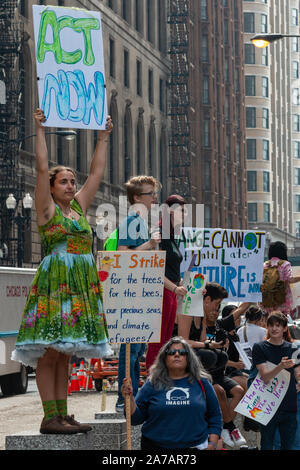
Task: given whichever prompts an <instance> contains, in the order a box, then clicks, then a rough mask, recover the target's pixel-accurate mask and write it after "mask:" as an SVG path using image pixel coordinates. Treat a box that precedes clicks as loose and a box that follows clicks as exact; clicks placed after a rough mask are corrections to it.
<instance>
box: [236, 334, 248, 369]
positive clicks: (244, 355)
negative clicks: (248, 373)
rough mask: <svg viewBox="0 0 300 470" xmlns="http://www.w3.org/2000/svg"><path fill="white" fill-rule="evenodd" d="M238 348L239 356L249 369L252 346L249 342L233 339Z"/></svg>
mask: <svg viewBox="0 0 300 470" xmlns="http://www.w3.org/2000/svg"><path fill="white" fill-rule="evenodd" d="M233 344H234V345H235V347H236V349H237V350H238V353H239V355H240V358H241V359H242V361H243V363H244V364H245V368H246V370H250V369H251V367H252V348H251V346H250V344H249V343H240V342H239V341H234V343H233Z"/></svg>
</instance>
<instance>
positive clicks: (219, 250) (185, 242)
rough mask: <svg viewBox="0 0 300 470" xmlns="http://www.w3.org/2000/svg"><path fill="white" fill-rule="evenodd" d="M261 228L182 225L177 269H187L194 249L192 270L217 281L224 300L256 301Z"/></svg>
mask: <svg viewBox="0 0 300 470" xmlns="http://www.w3.org/2000/svg"><path fill="white" fill-rule="evenodd" d="M264 248H265V232H262V231H249V230H229V229H221V228H217V229H214V228H208V229H198V228H183V229H182V234H181V238H180V241H179V249H180V251H181V253H182V255H183V261H182V263H181V267H180V271H181V275H182V276H183V275H184V273H185V271H187V269H188V266H189V264H190V260H191V258H192V256H193V254H194V253H196V254H197V259H196V261H195V264H194V267H193V272H198V273H201V274H203V275H204V276H206V281H207V282H217V283H218V284H220V285H221V286H223V287H224V288H225V289H226V290H227V292H228V299H227V300H228V301H233V302H260V301H261V297H262V296H261V291H260V285H261V283H262V276H263V265H264Z"/></svg>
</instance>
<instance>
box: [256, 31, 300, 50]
mask: <svg viewBox="0 0 300 470" xmlns="http://www.w3.org/2000/svg"><path fill="white" fill-rule="evenodd" d="M282 38H300V35H298V34H256V36H253V38H251V39H250V41H251V42H252V44H254V46H255V47H259V48H264V47H267V46H268V45H269V44H271V43H272V42H275V41H278V40H279V39H282Z"/></svg>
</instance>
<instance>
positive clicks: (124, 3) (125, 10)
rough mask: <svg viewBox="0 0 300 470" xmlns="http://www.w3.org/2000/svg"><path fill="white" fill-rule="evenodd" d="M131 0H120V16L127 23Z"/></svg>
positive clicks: (128, 21)
mask: <svg viewBox="0 0 300 470" xmlns="http://www.w3.org/2000/svg"><path fill="white" fill-rule="evenodd" d="M130 13H131V0H130V1H128V0H122V17H123V19H124V20H125V21H127V23H130Z"/></svg>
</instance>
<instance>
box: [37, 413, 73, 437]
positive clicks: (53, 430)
mask: <svg viewBox="0 0 300 470" xmlns="http://www.w3.org/2000/svg"><path fill="white" fill-rule="evenodd" d="M78 432H82V431H80V430H79V427H78V426H75V425H74V426H72V425H71V424H69V423H67V422H64V421H63V420H62V418H61V416H54V417H53V418H50V419H47V420H45V418H44V419H43V421H42V423H41V427H40V433H41V434H76V433H78Z"/></svg>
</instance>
